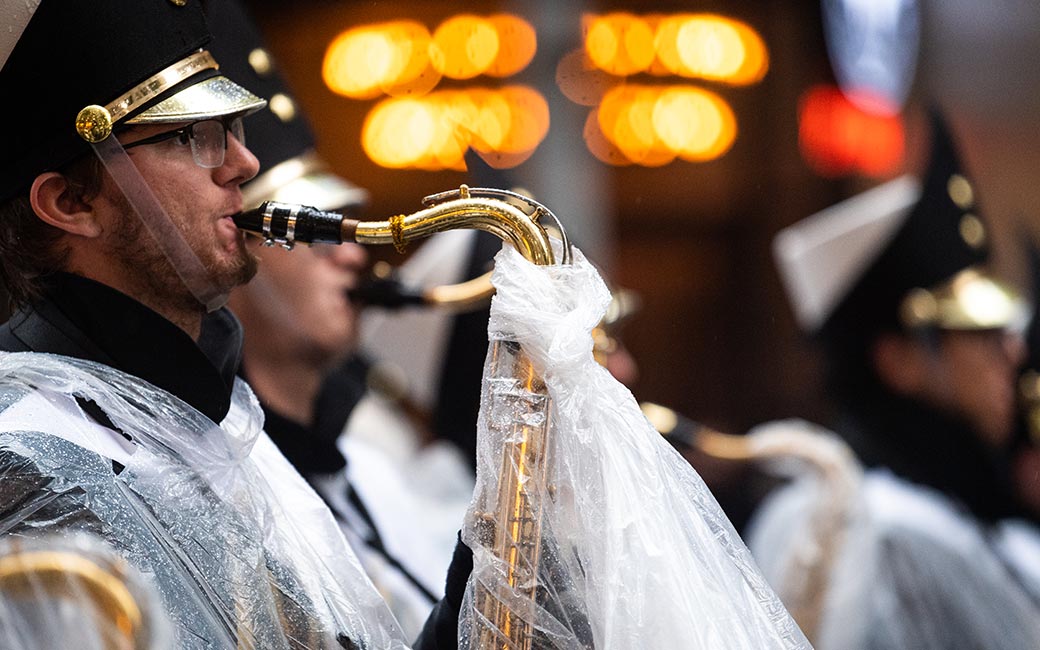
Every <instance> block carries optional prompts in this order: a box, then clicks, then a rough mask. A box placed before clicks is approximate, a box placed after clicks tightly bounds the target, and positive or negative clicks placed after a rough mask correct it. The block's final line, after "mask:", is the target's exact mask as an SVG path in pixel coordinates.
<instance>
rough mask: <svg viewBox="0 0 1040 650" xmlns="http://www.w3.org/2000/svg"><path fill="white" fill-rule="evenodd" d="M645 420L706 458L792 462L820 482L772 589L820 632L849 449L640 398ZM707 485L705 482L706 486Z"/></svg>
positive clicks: (852, 484)
mask: <svg viewBox="0 0 1040 650" xmlns="http://www.w3.org/2000/svg"><path fill="white" fill-rule="evenodd" d="M639 407H640V409H641V410H642V411H643V415H645V416H646V418H647V419H648V420H649V421H650V424H651V425H653V426H654V428H655V429H657V431H658V432H659V433H661V435H662V436H664V437H665V439H666V440H668V441H669V442H670V443H671V444H672V445H673V446H674V447H677V448H679V449H683V448H686V449H691V450H694V451H698V452H700V453H703V454H705V455H707V456H709V457H711V458H714V459H720V460H727V461H737V462H746V463H753V464H755V465H764V464H769V463H772V462H781V463H790V462H792V461H793V462H795V463H798V464H799V465H801V466H802V467H804V468H806V469H808V471H809V472H811V473H812V474H813V475H814V476H815V478H816V479H817V480H818V481H819V482H820V485H821V486H822V489H821V490H820V493H821V494H822V495H823V496H824V498H823V499H821V501H820V502H819V503H818V504H817V507H816V510H815V511H814V512H813V514H812V517H811V519H810V523H809V526H810V528H809V530H808V531H807V537H806V539H807V541H808V543H807V544H806V545H805V548H804V549H802V551H801V552H800V553H799V554H798V557H797V558H795V560H794V561H793V564H792V565H791V566H788V567H787V570H786V572H785V576H784V577H783V578H782V579H781V580H780V581H779V583H778V584H773V585H772V586H773V588H774V590H776V592H777V594H778V595H779V596H780V599H781V600H782V601H783V602H784V604H785V605H786V606H787V609H788V610H789V611H790V613H791V616H792V617H793V618H794V620H795V621H796V622H797V623H798V626H799V627H800V628H801V629H802V632H804V633H805V635H806V637H808V638H809V640H810V641H815V640H816V639H817V636H818V634H819V625H820V621H821V620H822V616H823V610H824V606H825V604H826V598H827V587H828V584H829V579H830V576H831V572H832V571H833V570H834V565H835V562H836V560H837V557H838V554H839V552H840V550H841V548H842V545H843V544H844V542H845V538H846V533H847V530H848V527H849V525H850V524H851V509H852V508H853V507H854V505H853V504H854V497H855V494H856V491H857V490H858V489H859V482H860V478H861V472H862V470H861V468H860V465H859V462H858V461H857V460H856V458H855V456H854V455H853V453H852V450H851V449H850V448H849V447H848V446H847V445H846V444H845V443H843V442H842V441H840V440H839V439H837V438H834V437H830V436H825V435H823V434H822V433H818V432H812V431H808V430H804V429H800V428H796V427H784V426H783V423H779V424H778V425H775V426H773V427H767V428H766V429H764V430H759V431H753V432H752V433H749V434H746V435H733V434H728V433H721V432H719V431H716V430H714V429H712V428H710V427H707V426H705V425H703V424H700V423H698V422H694V421H693V420H690V419H689V418H686V417H684V416H682V415H680V414H678V413H676V412H675V411H673V410H672V409H670V408H667V407H664V406H661V405H659V404H654V403H651V402H642V403H640V405H639ZM709 487H710V486H709Z"/></svg>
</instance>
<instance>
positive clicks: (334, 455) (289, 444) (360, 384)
mask: <svg viewBox="0 0 1040 650" xmlns="http://www.w3.org/2000/svg"><path fill="white" fill-rule="evenodd" d="M368 367H369V364H368V362H367V361H365V360H364V359H362V358H360V357H353V358H351V359H349V360H348V361H347V362H346V363H344V364H342V365H340V366H339V367H338V368H337V369H336V370H334V371H333V372H331V373H329V375H328V376H327V377H326V378H325V381H324V382H323V383H322V386H321V390H320V391H319V393H318V396H317V397H316V399H315V401H314V408H313V412H314V421H313V422H312V423H311V424H310V425H309V426H304V425H302V424H300V423H299V422H294V421H293V420H290V419H289V418H286V417H285V416H283V415H282V414H280V413H278V412H277V411H275V410H273V409H272V408H271V407H270V406H269V405H268V404H267V403H266V401H265V400H264V397H263V395H257V397H258V398H259V400H260V406H261V407H262V408H263V409H264V431H266V432H267V435H269V436H270V437H271V440H272V441H273V442H274V444H275V445H277V446H278V449H279V451H281V452H282V454H283V455H284V456H285V457H286V459H288V461H289V462H290V463H292V465H293V467H295V468H296V469H297V471H299V472H300V474H303V475H304V476H305V477H310V476H313V475H315V474H331V473H333V472H338V471H339V470H341V469H343V468H344V467H345V466H346V464H347V461H346V458H344V457H343V454H342V453H341V452H340V451H339V447H338V446H337V444H336V441H337V440H338V439H339V436H340V434H341V433H342V432H343V428H344V427H345V426H346V423H347V420H348V419H349V418H350V414H351V412H352V411H353V410H354V407H355V406H357V403H358V402H359V401H361V398H362V397H363V396H364V394H365V390H366V384H365V376H366V375H367V373H368ZM242 375H243V377H245V378H246V380H248V379H249V368H248V367H247V366H243V368H242Z"/></svg>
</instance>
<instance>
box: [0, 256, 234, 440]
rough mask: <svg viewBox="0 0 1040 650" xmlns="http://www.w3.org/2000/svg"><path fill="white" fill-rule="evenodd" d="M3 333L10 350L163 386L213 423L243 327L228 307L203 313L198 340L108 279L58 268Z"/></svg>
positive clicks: (228, 386) (224, 403)
mask: <svg viewBox="0 0 1040 650" xmlns="http://www.w3.org/2000/svg"><path fill="white" fill-rule="evenodd" d="M4 329H5V330H6V331H4V332H3V334H2V335H0V341H2V347H3V348H4V349H8V350H15V351H17V350H32V351H35V352H51V353H55V354H63V355H66V356H72V357H76V358H79V359H85V360H88V361H95V362H98V363H103V364H106V365H109V366H112V367H113V368H116V369H118V370H121V371H123V372H126V373H129V374H131V375H134V376H136V377H140V378H141V379H143V380H145V381H147V382H149V383H151V384H154V385H155V386H158V387H159V388H162V389H163V390H166V391H168V392H170V393H172V394H173V395H175V396H177V397H178V398H180V399H182V400H184V401H185V402H187V403H188V404H190V405H191V406H193V407H194V408H196V409H198V410H199V411H200V412H201V413H202V414H203V415H205V416H207V417H208V418H210V419H211V420H213V421H214V422H220V421H221V420H223V419H224V417H225V416H226V415H227V413H228V409H229V408H230V406H231V391H232V388H233V383H234V378H235V372H236V371H237V370H238V365H239V362H240V360H241V350H242V327H241V325H240V324H239V323H238V319H236V318H235V316H234V315H233V314H232V313H231V312H230V311H228V310H227V309H221V310H218V311H216V312H213V313H211V314H208V315H206V316H205V317H204V318H203V321H202V333H201V336H200V337H199V341H198V343H196V342H195V341H194V340H192V338H191V337H190V336H188V334H187V333H186V332H184V330H182V329H180V328H179V327H177V326H176V325H174V324H173V323H171V322H170V321H168V320H166V319H165V318H163V317H162V316H160V315H159V314H157V313H156V312H154V311H152V310H151V309H149V308H148V307H145V306H144V305H142V304H141V303H139V302H137V301H136V300H134V299H132V298H130V297H129V296H127V295H125V294H123V293H120V292H119V291H116V290H115V289H113V288H111V287H108V286H106V285H104V284H101V283H98V282H94V281H93V280H88V279H86V278H83V277H80V276H77V275H71V274H66V273H59V274H56V275H54V276H53V277H52V278H50V281H49V283H48V288H47V291H46V294H45V297H44V298H43V299H42V300H40V301H37V302H35V303H33V305H31V306H30V307H27V308H25V309H23V310H20V311H19V312H17V313H16V314H15V315H14V316H13V317H12V318H11V321H10V322H9V323H8V324H7V325H6V326H5V328H4Z"/></svg>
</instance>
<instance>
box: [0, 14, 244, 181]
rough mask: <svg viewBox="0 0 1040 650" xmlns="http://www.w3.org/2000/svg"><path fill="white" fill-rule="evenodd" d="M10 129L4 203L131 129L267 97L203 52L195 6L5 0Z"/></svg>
mask: <svg viewBox="0 0 1040 650" xmlns="http://www.w3.org/2000/svg"><path fill="white" fill-rule="evenodd" d="M0 13H2V14H3V18H4V22H3V30H0V88H3V91H4V96H5V97H7V99H8V101H5V102H2V107H0V122H2V123H4V124H7V125H9V126H16V128H8V130H7V134H6V138H5V142H4V147H3V153H2V154H0V156H2V160H3V166H2V170H3V171H2V173H0V201H4V200H7V199H9V198H11V197H13V196H15V195H16V194H18V192H20V191H23V190H25V189H26V188H27V187H28V186H29V185H30V184H31V183H32V180H33V178H35V177H36V176H37V175H39V174H40V173H42V172H44V171H48V170H53V169H57V168H60V167H61V166H63V165H65V164H67V163H70V162H72V161H73V160H75V159H76V158H78V157H79V156H81V155H83V154H85V153H88V152H89V151H90V145H91V143H97V142H101V141H103V140H105V139H106V138H108V137H109V136H110V135H111V134H112V132H113V130H116V129H119V127H121V126H123V125H129V124H155V123H175V122H190V121H196V120H200V119H206V118H208V117H220V116H225V115H234V114H245V113H248V112H250V111H255V110H257V109H259V108H261V107H262V106H263V105H264V100H263V99H260V98H259V97H257V96H256V95H254V94H253V93H251V92H249V91H248V90H246V89H244V88H242V87H241V86H239V85H237V84H235V83H234V82H232V81H230V80H229V79H228V78H226V77H224V76H223V75H222V74H221V73H220V72H219V70H218V65H217V62H216V61H215V60H214V58H213V56H212V55H211V54H210V53H209V52H208V51H206V49H205V48H206V46H207V45H208V44H209V41H210V34H209V30H208V29H207V27H206V22H205V18H204V16H203V13H202V8H201V6H200V5H199V3H198V0H135V1H134V2H126V1H125V0H90V1H89V2H88V1H85V0H0Z"/></svg>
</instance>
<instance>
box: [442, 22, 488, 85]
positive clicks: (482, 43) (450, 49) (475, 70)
mask: <svg viewBox="0 0 1040 650" xmlns="http://www.w3.org/2000/svg"><path fill="white" fill-rule="evenodd" d="M498 47H499V41H498V31H497V30H496V29H495V26H494V25H493V24H492V23H491V22H489V21H488V20H487V19H484V18H481V17H479V16H474V15H472V14H461V15H458V16H453V17H452V18H449V19H448V20H446V21H444V22H443V23H441V24H440V26H438V27H437V29H436V30H435V31H434V32H433V41H432V42H431V44H430V60H431V61H432V62H433V67H434V68H436V69H437V70H438V71H439V72H440V73H441V74H443V75H444V76H445V77H449V78H451V79H472V78H473V77H476V76H477V75H479V74H482V73H484V72H485V71H486V70H487V69H488V68H489V67H491V64H492V63H493V62H494V61H495V58H496V57H497V56H498Z"/></svg>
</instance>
